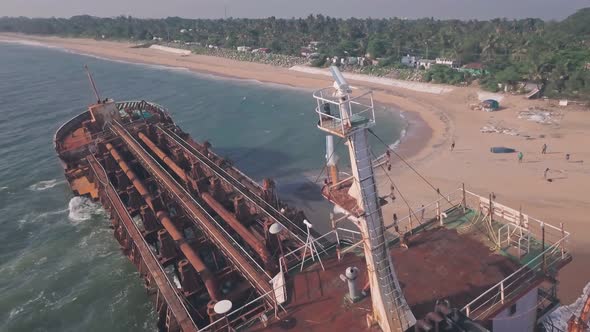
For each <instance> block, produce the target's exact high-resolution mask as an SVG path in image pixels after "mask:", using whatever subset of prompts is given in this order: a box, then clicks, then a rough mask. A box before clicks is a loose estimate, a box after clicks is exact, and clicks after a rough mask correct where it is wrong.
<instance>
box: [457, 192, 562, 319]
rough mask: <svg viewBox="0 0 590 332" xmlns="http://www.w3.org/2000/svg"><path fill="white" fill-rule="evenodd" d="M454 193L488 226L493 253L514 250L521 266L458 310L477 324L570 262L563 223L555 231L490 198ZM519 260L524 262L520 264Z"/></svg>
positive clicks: (520, 210)
mask: <svg viewBox="0 0 590 332" xmlns="http://www.w3.org/2000/svg"><path fill="white" fill-rule="evenodd" d="M458 191H459V192H460V193H461V195H462V196H463V199H462V201H463V203H462V204H463V205H465V206H466V207H467V208H469V209H471V210H473V211H476V213H477V214H478V215H479V216H480V217H481V218H485V221H486V222H487V223H488V224H489V225H490V230H491V232H490V234H489V235H490V236H491V238H490V240H492V241H493V242H494V244H495V245H496V247H497V249H498V250H507V249H509V248H511V247H515V248H516V249H517V250H518V252H519V255H518V257H517V258H518V260H519V263H520V264H522V266H521V267H520V268H519V269H518V270H516V271H515V272H514V273H512V274H511V275H509V276H508V277H506V278H504V279H503V280H501V281H500V282H499V283H497V284H496V285H494V286H492V287H491V288H489V289H488V290H487V291H485V292H484V293H482V294H481V295H480V296H478V297H477V298H475V299H474V300H472V301H471V302H470V303H468V304H467V305H465V307H463V309H462V310H463V312H464V313H465V314H466V315H467V316H468V317H470V318H473V319H475V320H478V319H483V318H485V317H487V316H489V315H490V314H493V313H494V311H495V310H496V309H497V308H498V306H499V305H502V304H504V303H506V301H508V299H510V298H511V297H513V296H514V295H518V294H520V292H522V291H524V290H526V289H527V288H530V287H532V286H533V284H534V283H535V282H540V281H541V280H543V278H544V277H545V276H554V275H556V274H557V271H558V270H559V269H560V268H561V267H562V266H563V265H564V264H565V263H567V262H568V261H569V260H570V259H571V254H570V253H569V252H568V250H567V243H568V241H569V238H570V233H569V232H567V231H565V230H564V227H563V223H560V226H559V227H557V226H554V225H551V224H549V223H546V222H544V221H541V220H539V219H537V218H534V217H532V216H530V215H528V214H526V213H523V211H522V208H520V209H519V210H516V209H512V208H510V207H508V206H506V205H503V204H501V203H499V202H497V201H496V200H495V195H494V194H490V195H489V196H488V197H483V196H480V195H477V194H475V193H473V192H470V191H467V190H464V189H463V188H460V189H458ZM496 228H497V237H496V236H495V235H496V234H495V232H496V231H495V229H496ZM525 246H526V247H525ZM535 249H536V250H535ZM523 253H524V254H523ZM535 253H538V254H536V255H535ZM527 254H528V255H535V256H534V257H533V258H532V259H528V257H522V256H524V255H527ZM521 258H524V259H523V260H522V261H521ZM538 304H540V303H538Z"/></svg>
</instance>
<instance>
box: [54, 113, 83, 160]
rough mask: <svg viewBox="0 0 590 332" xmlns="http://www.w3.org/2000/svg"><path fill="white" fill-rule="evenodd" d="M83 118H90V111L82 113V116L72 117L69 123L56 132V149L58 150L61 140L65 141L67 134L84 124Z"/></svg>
mask: <svg viewBox="0 0 590 332" xmlns="http://www.w3.org/2000/svg"><path fill="white" fill-rule="evenodd" d="M83 118H89V113H88V111H85V112H82V113H80V114H78V115H76V116H74V117H72V118H71V119H69V120H68V121H66V122H65V123H64V124H62V125H61V126H60V127H59V128H58V129H57V130H56V131H55V134H54V135H53V147H54V149H56V150H57V148H58V143H59V141H60V140H62V139H63V137H64V136H65V133H66V132H70V131H71V130H72V128H73V127H74V126H78V125H80V124H81V123H82V120H83Z"/></svg>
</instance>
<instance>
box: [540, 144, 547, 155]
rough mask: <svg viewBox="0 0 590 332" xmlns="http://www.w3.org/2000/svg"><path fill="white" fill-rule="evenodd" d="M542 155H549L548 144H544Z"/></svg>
mask: <svg viewBox="0 0 590 332" xmlns="http://www.w3.org/2000/svg"><path fill="white" fill-rule="evenodd" d="M541 154H547V144H543V148H542V149H541Z"/></svg>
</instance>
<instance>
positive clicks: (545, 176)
mask: <svg viewBox="0 0 590 332" xmlns="http://www.w3.org/2000/svg"><path fill="white" fill-rule="evenodd" d="M547 173H549V168H546V169H545V172H544V173H543V177H544V178H545V180H547Z"/></svg>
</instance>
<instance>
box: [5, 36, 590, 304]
mask: <svg viewBox="0 0 590 332" xmlns="http://www.w3.org/2000/svg"><path fill="white" fill-rule="evenodd" d="M2 39H9V40H12V41H13V42H14V41H15V40H19V39H20V40H29V41H32V42H33V43H35V42H37V43H41V44H46V45H49V47H53V48H60V49H64V50H69V51H71V52H73V53H78V54H80V53H82V55H86V56H96V57H100V58H104V59H108V60H115V61H123V62H129V63H139V64H144V65H156V66H164V67H167V68H171V69H175V68H188V69H189V71H191V72H193V73H198V74H205V75H212V76H213V77H220V78H229V79H238V80H248V81H254V82H259V83H261V84H268V83H270V84H273V85H275V84H277V85H280V86H286V87H293V88H297V89H305V90H313V89H316V88H322V87H325V86H329V85H330V84H331V83H332V82H331V79H330V77H327V76H325V75H318V74H310V73H303V72H298V71H293V70H289V69H285V68H281V67H272V66H270V65H263V64H258V63H250V62H239V61H235V60H229V59H226V58H216V57H211V56H203V55H190V56H188V57H179V56H177V55H176V56H175V55H171V54H168V53H165V52H161V51H157V50H153V49H131V48H129V46H130V45H131V44H130V43H124V42H109V41H95V40H88V39H65V38H59V37H38V36H28V35H10V34H0V41H1V40H2ZM31 46H35V45H31ZM37 46H39V47H43V45H37ZM350 81H351V82H350V83H351V84H353V85H355V86H362V87H366V88H371V89H373V90H374V97H375V101H376V102H377V103H379V104H381V105H387V106H393V108H394V109H396V110H399V111H402V112H403V115H404V117H406V121H407V123H408V125H407V133H406V136H405V137H402V138H401V143H400V144H399V146H398V148H397V149H396V152H398V153H399V154H400V155H402V156H403V157H404V158H405V159H406V160H408V161H409V162H410V163H411V164H412V166H413V167H414V168H415V169H416V170H417V171H418V172H420V174H423V175H424V176H425V177H426V178H428V180H429V181H430V182H432V183H433V185H434V186H436V187H437V188H440V190H441V192H443V193H446V192H450V191H451V190H454V189H456V188H458V187H460V185H461V183H465V184H466V186H467V189H468V190H471V191H475V192H478V193H480V194H482V195H486V194H487V193H490V192H494V193H495V194H496V196H497V197H498V201H499V202H500V203H502V204H507V205H510V206H513V207H519V206H521V207H522V209H523V211H524V212H525V213H529V214H531V215H532V216H535V217H537V218H539V219H542V220H545V221H546V222H547V223H550V224H553V225H559V223H560V222H563V223H564V225H565V229H566V231H569V232H570V233H571V238H570V240H569V243H568V249H569V250H570V251H572V253H573V255H574V260H573V261H572V262H571V263H570V264H569V265H567V266H566V267H565V268H564V269H563V270H562V271H561V272H560V275H559V280H560V281H561V284H562V287H560V289H559V295H560V297H561V298H562V300H563V302H564V303H569V302H571V301H573V300H574V299H576V298H578V297H579V294H580V293H581V292H582V288H583V287H584V286H585V285H586V284H587V283H588V282H589V281H590V264H587V262H588V261H590V236H589V235H590V232H589V231H588V225H589V222H588V212H589V207H590V199H589V198H588V194H587V188H590V167H589V166H588V163H583V162H580V163H577V162H576V163H574V162H571V161H570V162H566V161H565V158H564V155H565V153H571V154H572V160H574V161H583V160H586V161H590V146H589V145H588V144H580V143H581V142H589V141H590V132H588V130H587V128H590V112H583V111H581V110H578V109H575V108H572V107H569V106H568V108H566V109H562V108H559V107H558V106H556V105H551V103H550V102H548V101H543V100H536V101H531V100H526V99H525V98H524V97H522V96H513V95H508V94H506V95H504V94H502V95H501V96H499V97H501V99H502V100H501V103H502V110H501V111H499V112H493V113H486V112H480V111H472V110H471V109H470V105H471V104H474V103H478V102H479V98H481V95H483V93H481V91H480V90H479V89H478V88H477V87H454V88H453V89H452V91H448V92H445V93H441V94H432V93H426V92H420V91H414V90H412V89H409V88H408V89H406V88H403V87H399V86H387V85H383V84H379V83H376V82H372V81H371V82H370V81H362V82H361V81H356V80H354V79H350ZM437 86H439V85H437ZM440 87H444V86H443V85H440V86H439V88H440ZM480 93H481V95H480ZM529 107H537V108H539V109H549V110H551V111H555V112H560V113H561V114H562V118H561V119H560V122H559V123H557V124H555V125H544V124H541V123H537V122H534V121H527V120H526V119H521V118H519V113H520V112H521V111H524V110H527V109H528V108H529ZM487 124H493V125H495V126H498V127H504V128H510V129H514V130H515V131H517V132H518V133H519V134H518V135H506V134H500V133H482V132H480V128H482V126H484V125H487ZM451 141H456V142H457V146H456V149H455V150H454V151H452V152H451V151H450V149H449V147H450V142H451ZM544 143H546V144H548V146H549V152H550V153H549V154H547V155H541V154H540V146H541V145H542V144H544ZM494 146H506V147H512V148H515V149H517V151H523V153H524V155H525V162H523V163H522V164H519V163H517V162H516V157H515V155H496V154H492V153H490V152H489V151H490V147H494ZM545 168H551V169H555V170H560V171H562V172H565V174H566V176H565V177H556V178H555V180H554V181H553V182H551V183H549V182H547V181H544V179H543V170H544V169H545ZM390 174H391V175H392V176H393V177H394V178H395V182H396V188H398V189H400V190H401V189H403V193H404V195H405V196H406V197H408V199H409V201H410V204H411V205H413V206H419V205H418V204H419V203H420V202H423V203H426V202H430V201H433V200H434V198H435V197H436V193H433V192H432V190H431V188H429V187H428V186H426V185H425V184H424V183H423V182H422V181H421V180H420V179H419V178H418V177H417V176H416V174H414V173H413V172H412V171H410V170H408V169H407V167H406V166H405V165H403V163H401V162H396V163H393V167H392V171H391V173H390ZM377 175H378V179H377V180H378V183H379V190H380V191H381V192H382V193H386V192H388V191H389V183H387V182H386V180H385V179H386V176H385V174H383V173H382V172H377ZM396 204H398V203H396ZM391 205H392V204H388V205H386V206H385V208H384V211H383V213H384V216H385V220H386V221H389V219H390V218H389V217H388V216H390V215H391V213H392V212H393V211H397V212H398V213H400V212H401V211H404V210H405V211H407V208H404V207H403V206H391ZM406 213H407V212H406Z"/></svg>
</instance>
